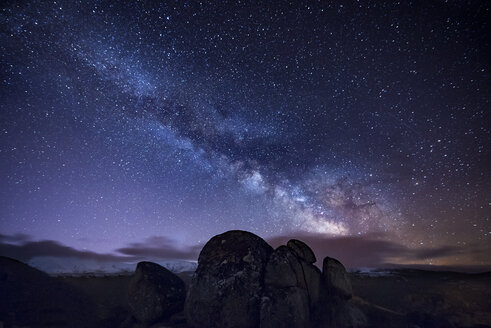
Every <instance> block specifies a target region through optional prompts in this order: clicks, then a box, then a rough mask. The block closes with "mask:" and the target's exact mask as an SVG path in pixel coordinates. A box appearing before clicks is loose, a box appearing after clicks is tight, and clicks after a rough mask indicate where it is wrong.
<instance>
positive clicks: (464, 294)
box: [58, 270, 491, 327]
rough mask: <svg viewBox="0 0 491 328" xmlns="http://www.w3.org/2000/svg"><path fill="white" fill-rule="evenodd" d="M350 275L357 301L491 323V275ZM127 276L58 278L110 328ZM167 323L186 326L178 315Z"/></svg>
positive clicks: (464, 323)
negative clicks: (88, 301)
mask: <svg viewBox="0 0 491 328" xmlns="http://www.w3.org/2000/svg"><path fill="white" fill-rule="evenodd" d="M191 275H192V273H191V272H184V273H180V274H179V276H180V277H181V278H182V279H183V280H184V281H185V282H186V284H187V283H188V282H189V280H190V277H191ZM350 277H351V282H352V284H353V290H354V294H355V295H356V296H355V297H356V298H357V301H359V302H369V303H371V304H373V305H377V306H380V307H382V308H385V309H387V310H390V311H394V312H397V313H401V314H410V315H414V316H416V315H419V316H421V315H422V314H423V313H429V314H431V315H432V316H433V318H434V317H437V318H441V319H442V320H441V321H442V322H444V321H447V320H448V321H449V322H451V323H452V324H453V325H454V326H455V327H491V273H482V274H464V273H455V272H433V271H422V270H394V271H389V272H371V273H368V274H367V273H357V272H353V273H350ZM129 278H130V276H108V277H90V276H89V277H59V278H58V279H60V280H62V281H65V282H66V283H68V284H70V285H71V286H73V287H75V288H76V289H78V290H81V291H82V292H83V293H85V294H86V295H88V296H89V297H90V299H92V300H93V302H94V303H95V304H97V311H98V312H97V313H98V316H99V317H100V318H101V319H103V320H104V322H105V323H106V325H107V326H108V327H109V326H112V325H115V324H116V323H117V322H122V321H124V320H125V318H126V317H127V315H128V314H127V310H126V293H125V292H126V290H127V284H128V282H129ZM423 320H424V319H423ZM433 320H434V319H433ZM419 321H421V320H419ZM430 325H434V322H431V323H429V326H430ZM157 326H158V327H163V326H164V325H157ZM165 326H168V327H186V325H185V324H184V321H183V318H182V317H179V316H176V317H175V318H173V322H170V323H168V324H166V325H165ZM442 327H445V325H444V324H443V325H442Z"/></svg>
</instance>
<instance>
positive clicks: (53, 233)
mask: <svg viewBox="0 0 491 328" xmlns="http://www.w3.org/2000/svg"><path fill="white" fill-rule="evenodd" d="M489 11H490V6H489V3H486V2H484V1H483V2H480V1H468V2H464V1H454V2H452V1H450V2H447V1H445V2H443V1H442V2H432V3H427V2H424V1H421V2H410V3H405V2H402V3H395V2H380V1H375V2H343V3H340V2H336V3H334V2H327V1H320V2H303V3H299V2H296V1H295V2H292V3H287V2H278V3H275V4H273V3H269V4H267V5H265V4H263V5H261V6H260V5H258V4H253V3H249V2H243V1H237V2H213V3H205V2H187V1H176V2H171V1H168V2H167V1H166V2H162V3H158V2H151V1H125V2H116V1H49V2H48V1H21V2H7V3H4V4H2V10H1V16H0V19H1V34H0V47H1V54H0V65H1V74H2V77H1V81H0V83H1V93H0V97H1V101H0V108H1V123H0V124H1V125H0V128H1V130H0V132H1V135H2V137H1V139H0V141H1V148H0V156H1V164H0V165H1V172H0V179H1V181H2V182H1V183H2V185H3V187H2V188H1V190H0V211H1V212H0V215H1V216H0V230H1V232H2V234H3V235H5V236H6V235H15V234H18V233H22V234H26V235H29V236H31V237H32V238H34V239H38V240H54V241H57V242H60V243H62V244H65V245H69V246H71V247H75V248H78V249H86V250H90V251H94V252H102V253H110V252H112V251H113V250H115V249H118V248H121V247H124V246H125V245H128V244H129V243H139V242H141V241H142V240H146V239H149V238H150V239H151V238H155V237H156V236H164V237H165V238H169V239H171V240H173V242H175V243H176V244H178V245H182V246H183V247H185V246H192V245H196V244H202V243H203V242H205V241H206V240H208V239H209V238H210V237H211V236H212V235H214V234H217V233H221V232H223V231H226V230H230V229H243V230H249V231H252V232H254V233H257V234H259V235H260V236H262V237H264V238H273V237H275V236H283V235H293V236H294V235H295V234H304V235H305V234H315V235H316V236H318V235H321V236H326V238H329V237H351V236H361V237H360V238H363V236H373V235H377V236H382V237H379V238H382V239H385V240H390V241H397V242H398V243H401V244H402V245H404V247H407V248H408V249H418V248H422V247H450V246H451V247H462V248H464V249H465V248H466V247H470V246H469V245H471V246H472V247H474V248H473V249H475V248H478V249H482V247H484V248H486V247H487V248H489V245H490V238H491V222H490V204H491V203H490V202H491V198H490V195H491V193H490V190H491V183H490V178H489V167H491V161H490V154H489V145H490V142H489V141H490V134H489V126H490V125H489V123H490V120H489V109H490V108H489V106H490V99H491V92H490V91H491V83H490V78H489V70H490V65H489V58H490V55H491V54H490V52H489V49H490V44H489V40H490V38H489V32H488V31H489V30H490V26H489V23H488V20H487V19H486V17H489ZM476 253H478V252H477V251H476ZM447 255H448V254H447ZM474 255H476V257H472V258H461V257H459V256H458V254H457V255H454V256H453V255H452V254H450V255H449V256H448V257H447V258H446V259H445V260H444V261H443V260H442V261H440V262H438V260H437V259H434V258H432V257H431V256H427V257H426V258H423V259H422V261H423V262H425V263H432V262H435V263H440V264H449V263H450V264H489V262H491V261H490V260H489V257H487V256H485V255H483V254H474Z"/></svg>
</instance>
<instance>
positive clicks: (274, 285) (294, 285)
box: [185, 231, 366, 328]
mask: <svg viewBox="0 0 491 328" xmlns="http://www.w3.org/2000/svg"><path fill="white" fill-rule="evenodd" d="M315 261H316V258H315V255H314V252H313V251H312V250H311V249H310V247H309V246H307V245H306V244H305V243H303V242H301V241H299V240H295V239H292V240H290V241H288V243H287V246H280V247H278V248H277V249H276V250H274V251H273V250H272V248H271V247H270V246H269V245H268V244H267V243H266V242H265V241H264V240H262V239H261V238H260V237H258V236H256V235H254V234H251V233H249V232H245V231H229V232H226V233H224V234H221V235H218V236H215V237H213V238H212V239H211V240H210V241H209V242H208V243H207V244H206V245H205V247H204V248H203V250H202V251H201V254H200V256H199V261H198V269H197V270H196V273H195V276H194V278H193V280H192V282H191V285H190V289H189V293H188V298H187V300H186V311H185V312H186V318H187V322H188V324H190V325H191V326H193V327H217V328H225V327H227V328H228V327H261V328H282V327H284V328H287V327H292V328H307V327H359V326H363V325H366V317H365V315H364V314H363V313H362V312H361V311H360V310H359V308H358V307H357V305H356V304H354V303H353V302H350V301H349V299H350V298H351V295H352V288H351V284H350V282H349V279H348V276H347V273H346V269H345V268H344V266H343V265H342V264H341V263H340V262H339V261H337V260H335V259H331V258H328V257H327V258H326V259H325V260H324V263H323V264H324V266H323V268H324V272H322V273H321V271H320V270H319V269H318V268H317V267H316V266H315V265H314V264H313V263H314V262H315Z"/></svg>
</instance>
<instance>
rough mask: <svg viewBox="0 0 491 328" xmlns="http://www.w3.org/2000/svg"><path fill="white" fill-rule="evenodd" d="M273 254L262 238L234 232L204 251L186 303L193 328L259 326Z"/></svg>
mask: <svg viewBox="0 0 491 328" xmlns="http://www.w3.org/2000/svg"><path fill="white" fill-rule="evenodd" d="M272 252H273V249H272V248H271V246H269V245H268V244H267V243H266V242H265V241H264V240H263V239H261V238H260V237H258V236H256V235H254V234H252V233H250V232H246V231H239V230H233V231H228V232H225V233H223V234H220V235H217V236H215V237H213V238H212V239H210V241H208V243H207V244H206V245H205V246H204V247H203V249H202V250H201V253H200V255H199V259H198V268H197V269H196V272H195V274H194V276H193V279H192V281H191V284H190V287H189V292H188V297H187V300H186V308H185V313H186V320H187V322H188V324H189V325H191V326H192V327H210V328H211V327H217V328H228V327H230V328H231V327H234V328H249V327H251V328H252V327H258V326H259V312H260V303H261V297H262V295H263V288H264V285H263V280H264V271H265V267H266V264H267V262H268V259H269V256H270V254H271V253H272Z"/></svg>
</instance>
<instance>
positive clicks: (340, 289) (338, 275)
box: [322, 256, 353, 299]
mask: <svg viewBox="0 0 491 328" xmlns="http://www.w3.org/2000/svg"><path fill="white" fill-rule="evenodd" d="M322 282H323V284H324V286H323V288H324V289H326V290H327V292H328V293H329V296H330V297H340V298H342V299H350V298H351V297H352V295H353V288H352V287H351V281H350V280H349V277H348V274H347V272H346V269H345V267H344V265H343V264H342V263H341V262H339V261H338V260H336V259H333V258H330V257H327V256H326V258H325V259H324V262H323V263H322Z"/></svg>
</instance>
